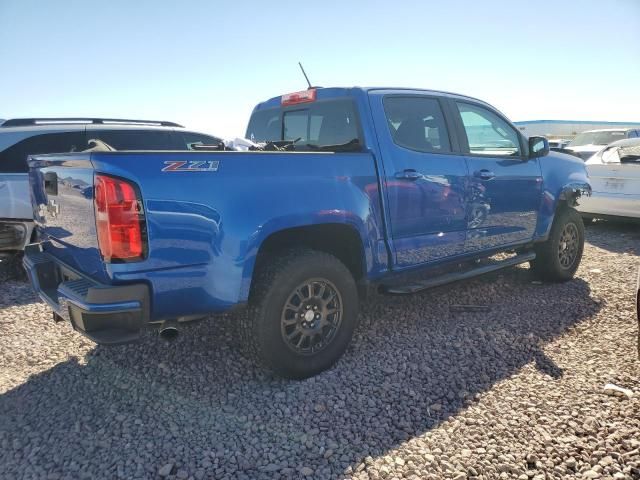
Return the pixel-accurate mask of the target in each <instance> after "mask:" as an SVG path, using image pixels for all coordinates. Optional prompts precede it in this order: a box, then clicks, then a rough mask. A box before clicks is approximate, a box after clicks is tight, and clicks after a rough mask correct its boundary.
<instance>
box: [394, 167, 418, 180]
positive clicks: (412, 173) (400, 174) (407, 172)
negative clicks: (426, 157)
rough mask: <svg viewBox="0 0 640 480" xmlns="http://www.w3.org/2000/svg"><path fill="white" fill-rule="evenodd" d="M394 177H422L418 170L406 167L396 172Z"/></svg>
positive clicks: (413, 178)
mask: <svg viewBox="0 0 640 480" xmlns="http://www.w3.org/2000/svg"><path fill="white" fill-rule="evenodd" d="M396 178H398V179H401V180H418V179H419V178H422V174H421V173H420V172H416V171H415V170H414V169H412V168H408V169H406V170H403V171H402V172H398V173H396Z"/></svg>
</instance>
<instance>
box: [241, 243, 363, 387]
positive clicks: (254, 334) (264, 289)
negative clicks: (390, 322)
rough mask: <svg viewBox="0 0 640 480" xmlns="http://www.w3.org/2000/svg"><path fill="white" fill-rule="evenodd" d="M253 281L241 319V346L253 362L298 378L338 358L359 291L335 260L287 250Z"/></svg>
mask: <svg viewBox="0 0 640 480" xmlns="http://www.w3.org/2000/svg"><path fill="white" fill-rule="evenodd" d="M254 282H255V284H254V285H253V287H252V293H251V295H250V299H249V310H248V312H247V314H246V315H243V316H242V318H241V319H240V327H241V331H242V337H243V338H242V340H243V347H244V348H245V349H246V351H247V352H248V354H249V356H250V357H251V358H252V359H253V360H255V361H257V362H258V363H259V364H261V365H265V366H267V367H268V368H269V369H271V370H272V371H273V372H275V373H276V374H278V375H280V376H282V377H285V378H292V379H302V378H307V377H311V376H313V375H316V374H318V373H320V372H322V371H324V370H326V369H328V368H330V367H331V366H332V365H333V364H334V363H335V362H336V361H337V360H338V359H339V358H340V357H341V356H342V354H343V353H344V351H345V350H346V349H347V346H348V345H349V342H350V341H351V337H352V336H353V331H354V329H355V326H356V323H357V317H358V290H357V287H356V282H355V280H354V278H353V276H352V275H351V272H350V271H349V270H348V269H347V267H345V266H344V264H343V263H342V262H340V260H338V259H337V258H336V257H334V256H333V255H329V254H327V253H323V252H318V251H314V250H306V249H304V250H292V251H289V252H286V253H284V254H282V255H280V256H278V257H276V258H274V259H273V260H271V261H269V263H267V264H266V265H263V266H262V267H260V268H259V270H258V271H257V272H256V276H255V280H254Z"/></svg>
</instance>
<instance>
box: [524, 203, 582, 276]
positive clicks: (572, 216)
mask: <svg viewBox="0 0 640 480" xmlns="http://www.w3.org/2000/svg"><path fill="white" fill-rule="evenodd" d="M583 251H584V224H583V222H582V217H581V216H580V214H579V213H578V212H577V211H576V210H575V209H573V208H563V209H562V210H560V211H558V212H557V213H556V217H555V219H554V220H553V225H552V226H551V232H550V233H549V238H548V239H547V241H546V242H543V243H540V244H538V245H537V246H536V247H535V252H536V259H535V260H533V261H532V262H531V268H532V270H533V273H534V274H535V275H536V276H537V277H538V278H540V279H542V280H547V281H551V282H566V281H567V280H571V279H572V278H573V277H574V275H575V273H576V270H578V266H580V260H582V252H583Z"/></svg>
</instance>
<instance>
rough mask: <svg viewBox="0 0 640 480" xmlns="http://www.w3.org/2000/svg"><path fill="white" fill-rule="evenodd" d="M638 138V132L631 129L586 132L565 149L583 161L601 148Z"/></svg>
mask: <svg viewBox="0 0 640 480" xmlns="http://www.w3.org/2000/svg"><path fill="white" fill-rule="evenodd" d="M638 137H640V130H638V129H633V128H608V129H602V130H588V131H586V132H582V133H579V134H578V135H576V136H575V138H574V139H573V140H571V142H570V143H569V145H567V146H566V147H565V148H566V149H567V150H571V151H572V152H573V153H574V154H575V155H577V156H578V157H580V158H581V159H583V160H588V159H589V158H590V157H591V156H592V155H594V154H596V153H598V152H599V151H600V150H602V147H605V146H607V145H609V144H610V143H613V142H616V141H618V140H624V139H625V138H638Z"/></svg>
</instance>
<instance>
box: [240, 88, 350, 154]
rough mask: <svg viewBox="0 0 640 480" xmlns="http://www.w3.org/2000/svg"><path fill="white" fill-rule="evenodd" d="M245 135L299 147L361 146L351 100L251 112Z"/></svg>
mask: <svg viewBox="0 0 640 480" xmlns="http://www.w3.org/2000/svg"><path fill="white" fill-rule="evenodd" d="M247 138H248V139H249V140H251V141H253V142H256V143H260V142H267V143H269V142H278V143H281V144H291V145H293V147H294V148H293V149H295V150H297V151H300V150H318V149H321V150H325V151H332V150H336V149H335V148H333V147H336V146H342V147H344V146H345V145H348V146H349V150H355V149H359V148H360V146H359V145H360V134H359V126H358V120H357V118H356V114H355V109H354V106H353V102H352V101H350V100H330V101H325V102H317V103H307V104H303V105H294V106H291V107H286V108H284V109H283V108H272V109H268V110H259V111H257V112H255V113H254V114H253V115H252V116H251V120H250V121H249V127H248V128H247Z"/></svg>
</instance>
